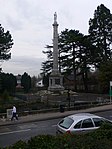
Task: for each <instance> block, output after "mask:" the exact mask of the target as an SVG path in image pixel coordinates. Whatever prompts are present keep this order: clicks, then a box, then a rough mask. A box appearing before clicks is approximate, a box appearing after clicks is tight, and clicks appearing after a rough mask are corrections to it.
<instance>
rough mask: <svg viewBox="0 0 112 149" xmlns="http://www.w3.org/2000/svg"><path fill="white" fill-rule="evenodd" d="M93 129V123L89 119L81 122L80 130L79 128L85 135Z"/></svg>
mask: <svg viewBox="0 0 112 149" xmlns="http://www.w3.org/2000/svg"><path fill="white" fill-rule="evenodd" d="M94 129H95V127H94V123H93V121H92V119H91V118H88V119H84V120H83V121H82V124H81V128H80V131H81V132H84V133H86V132H89V131H92V130H94Z"/></svg>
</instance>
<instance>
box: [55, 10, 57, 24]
mask: <svg viewBox="0 0 112 149" xmlns="http://www.w3.org/2000/svg"><path fill="white" fill-rule="evenodd" d="M54 22H57V14H56V12H55V13H54Z"/></svg>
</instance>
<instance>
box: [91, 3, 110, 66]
mask: <svg viewBox="0 0 112 149" xmlns="http://www.w3.org/2000/svg"><path fill="white" fill-rule="evenodd" d="M89 34H90V39H91V41H92V43H93V44H94V45H95V46H96V48H97V56H96V58H95V61H96V64H95V65H96V67H99V66H100V64H101V63H102V62H104V61H105V62H106V61H108V60H110V59H111V54H112V52H111V48H112V46H111V44H112V14H111V13H110V10H109V9H108V8H106V7H105V6H104V5H103V4H101V5H100V6H98V7H97V10H95V12H94V18H93V19H90V21H89Z"/></svg>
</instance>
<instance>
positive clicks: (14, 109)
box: [11, 106, 18, 121]
mask: <svg viewBox="0 0 112 149" xmlns="http://www.w3.org/2000/svg"><path fill="white" fill-rule="evenodd" d="M13 118H16V120H18V117H17V113H16V107H15V106H13V109H12V118H11V121H12V120H13Z"/></svg>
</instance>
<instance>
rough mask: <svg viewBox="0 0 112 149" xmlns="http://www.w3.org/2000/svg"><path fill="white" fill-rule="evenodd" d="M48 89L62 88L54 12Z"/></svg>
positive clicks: (56, 89) (58, 89)
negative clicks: (51, 60) (51, 59)
mask: <svg viewBox="0 0 112 149" xmlns="http://www.w3.org/2000/svg"><path fill="white" fill-rule="evenodd" d="M48 90H49V91H53V92H58V91H59V92H60V91H63V90H64V87H63V76H62V75H61V73H60V72H59V70H58V23H57V14H56V12H55V14H54V23H53V70H52V72H51V74H50V77H49V87H48Z"/></svg>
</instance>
